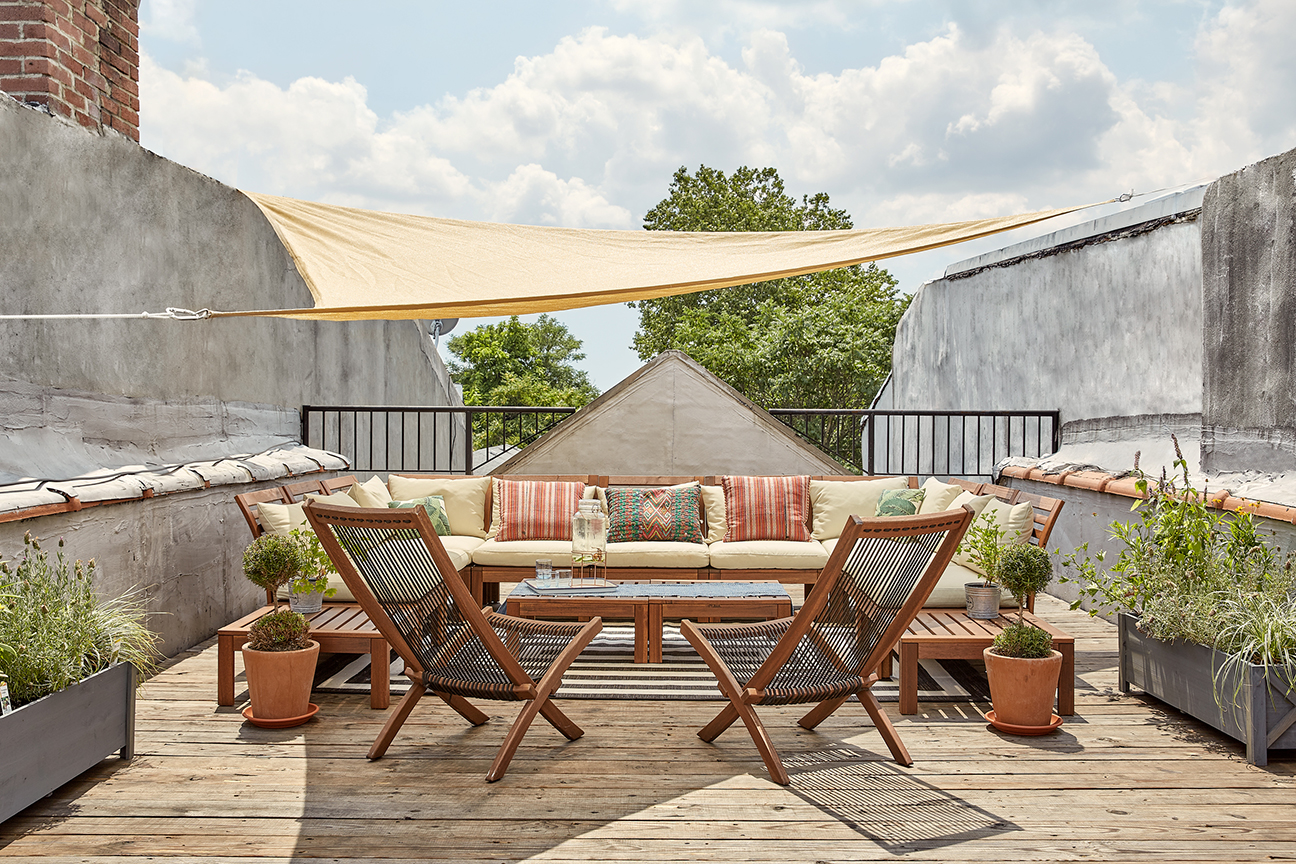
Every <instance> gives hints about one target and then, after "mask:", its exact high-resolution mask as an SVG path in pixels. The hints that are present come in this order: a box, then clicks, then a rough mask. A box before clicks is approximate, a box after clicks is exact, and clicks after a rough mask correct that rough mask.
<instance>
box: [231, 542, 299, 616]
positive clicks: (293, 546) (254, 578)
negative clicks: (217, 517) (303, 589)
mask: <svg viewBox="0 0 1296 864" xmlns="http://www.w3.org/2000/svg"><path fill="white" fill-rule="evenodd" d="M310 566H311V562H310V560H309V558H308V557H307V555H306V553H305V552H304V551H303V549H302V544H301V543H299V542H298V541H297V540H296V539H295V538H293V537H285V536H283V535H280V534H262V535H261V536H260V537H258V538H256V539H255V540H253V541H252V542H251V543H250V544H248V547H247V549H245V550H244V551H243V575H245V576H247V578H248V580H249V581H251V582H252V584H253V585H257V586H259V587H261V588H264V589H265V590H266V591H268V592H269V593H270V596H271V598H272V601H271V602H273V603H274V607H275V609H276V610H277V609H278V608H279V589H280V588H282V587H283V586H284V585H287V584H288V583H290V582H292V581H293V580H294V579H298V578H300V577H301V576H302V574H303V573H305V572H307V570H308V568H309V567H310Z"/></svg>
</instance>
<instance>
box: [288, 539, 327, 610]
mask: <svg viewBox="0 0 1296 864" xmlns="http://www.w3.org/2000/svg"><path fill="white" fill-rule="evenodd" d="M288 534H289V536H290V537H292V538H293V540H295V541H296V542H297V545H298V547H299V551H300V553H301V556H302V562H303V566H302V569H301V571H300V572H298V574H297V575H296V576H294V577H293V578H292V580H291V581H289V583H288V590H290V591H293V592H295V593H298V594H311V593H314V592H315V591H317V590H318V589H319V580H320V578H321V577H322V578H323V579H324V584H325V585H326V586H327V585H328V577H329V574H333V575H335V576H336V575H337V568H336V567H334V566H333V561H332V559H330V558H329V556H328V553H327V552H325V551H324V547H323V546H322V545H321V544H320V541H319V537H318V536H317V535H316V534H315V532H314V531H312V530H310V529H309V528H294V529H293V530H291V531H289V532H288ZM336 593H337V589H336V588H328V587H325V589H324V596H325V597H332V596H333V595H334V594H336Z"/></svg>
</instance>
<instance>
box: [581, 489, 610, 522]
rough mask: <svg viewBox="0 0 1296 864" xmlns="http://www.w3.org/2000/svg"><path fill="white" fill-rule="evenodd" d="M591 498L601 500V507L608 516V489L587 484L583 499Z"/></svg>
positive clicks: (582, 495) (582, 494)
mask: <svg viewBox="0 0 1296 864" xmlns="http://www.w3.org/2000/svg"><path fill="white" fill-rule="evenodd" d="M590 499H593V500H595V501H597V502H599V509H601V510H602V511H603V515H604V516H606V515H607V512H608V511H607V490H606V489H604V488H603V487H602V486H586V487H585V491H584V492H582V493H581V500H582V501H589V500H590ZM573 515H574V514H573Z"/></svg>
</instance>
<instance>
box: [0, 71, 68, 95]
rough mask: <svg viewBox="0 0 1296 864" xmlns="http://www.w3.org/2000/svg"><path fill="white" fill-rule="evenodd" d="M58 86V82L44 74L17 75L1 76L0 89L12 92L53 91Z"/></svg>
mask: <svg viewBox="0 0 1296 864" xmlns="http://www.w3.org/2000/svg"><path fill="white" fill-rule="evenodd" d="M55 87H58V82H56V81H51V80H50V79H49V78H47V77H45V76H44V75H17V76H12V77H8V78H0V90H3V91H5V92H6V93H10V94H14V95H16V94H19V93H42V94H43V93H51V92H53V90H54V88H55Z"/></svg>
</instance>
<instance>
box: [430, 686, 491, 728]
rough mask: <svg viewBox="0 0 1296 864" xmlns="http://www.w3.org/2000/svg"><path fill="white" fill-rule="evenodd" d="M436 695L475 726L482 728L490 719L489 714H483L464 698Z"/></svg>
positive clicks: (446, 694)
mask: <svg viewBox="0 0 1296 864" xmlns="http://www.w3.org/2000/svg"><path fill="white" fill-rule="evenodd" d="M436 695H437V696H439V697H441V701H442V702H445V703H446V704H447V705H449V706H450V707H451V708H453V709H454V710H455V711H457V712H459V716H460V717H462V718H464V719H465V720H467V721H468V722H469V723H471V724H472V725H474V726H480V725H482V724H483V723H485V722H486V721H487V720H489V719H490V715H489V714H486V713H484V712H482V711H481V710H479V709H478V708H477V706H476V705H474V704H472V703H471V702H469V701H468V700H467V699H465V698H464V697H462V696H451V695H450V694H448V693H437V694H436Z"/></svg>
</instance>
